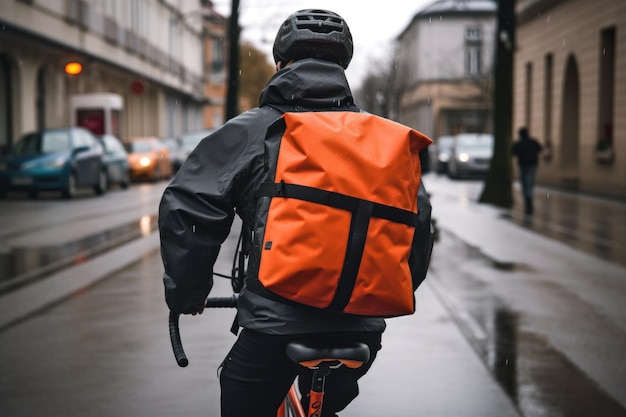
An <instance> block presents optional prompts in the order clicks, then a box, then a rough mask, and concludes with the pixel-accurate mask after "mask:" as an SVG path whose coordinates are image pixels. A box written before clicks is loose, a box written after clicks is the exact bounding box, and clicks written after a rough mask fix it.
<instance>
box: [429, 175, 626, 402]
mask: <svg viewBox="0 0 626 417" xmlns="http://www.w3.org/2000/svg"><path fill="white" fill-rule="evenodd" d="M425 184H426V187H427V189H428V191H429V192H430V193H431V201H432V205H433V216H434V218H435V219H436V220H437V226H438V227H439V228H441V229H442V230H446V231H448V232H449V233H451V234H453V235H455V236H456V237H458V238H459V239H460V240H462V241H463V242H465V243H466V244H468V245H470V246H472V247H475V248H476V249H477V250H479V251H480V252H481V253H482V254H484V255H485V256H486V257H488V258H489V259H491V260H492V261H493V263H494V265H496V266H498V265H499V266H502V265H507V266H510V267H512V268H513V270H512V271H510V272H503V271H501V270H498V269H496V268H481V269H477V270H475V271H472V273H474V274H476V275H477V276H480V277H481V279H483V280H485V281H486V282H489V283H490V285H493V287H494V288H495V289H496V290H498V291H499V294H498V295H499V296H500V297H501V298H502V299H504V300H506V302H507V303H509V304H510V305H511V306H512V307H513V308H515V309H516V310H517V311H519V312H522V313H524V322H523V323H522V326H524V328H526V329H531V330H532V332H534V333H535V334H538V335H540V336H541V337H543V338H544V339H545V340H547V341H548V343H550V344H551V345H552V346H553V347H554V348H555V349H557V350H559V351H560V352H562V353H563V354H564V355H565V356H566V357H567V358H569V360H570V361H571V362H572V363H573V364H575V365H576V366H577V367H579V368H580V370H581V371H583V372H584V373H585V374H586V375H588V377H589V378H591V379H592V380H594V381H596V382H597V384H598V385H599V386H600V387H601V388H602V389H603V390H604V391H605V392H607V393H609V394H610V395H611V396H612V397H613V398H614V399H615V400H616V401H618V402H619V404H621V406H622V407H624V408H626V391H625V390H624V389H623V387H624V386H626V307H625V306H624V300H625V299H626V268H625V267H624V266H622V265H620V264H618V263H616V262H611V261H608V260H605V259H601V258H600V257H599V256H594V255H591V254H589V253H587V252H585V251H583V250H580V249H577V248H575V247H573V245H571V244H569V243H563V242H560V241H557V240H555V239H553V238H549V237H546V236H544V235H542V234H540V233H535V232H533V231H531V230H529V229H527V228H526V227H520V225H519V224H516V223H515V222H514V221H511V220H509V219H508V218H507V216H510V215H511V214H510V212H508V211H507V210H502V209H499V208H496V207H493V206H489V205H484V204H477V203H476V199H477V197H478V193H479V192H480V190H479V189H476V187H474V189H471V187H470V184H468V183H463V182H451V181H449V180H447V179H445V178H442V177H437V176H434V175H429V176H426V178H425ZM538 193H540V194H543V195H546V191H545V190H540V191H538ZM549 195H550V197H549V198H550V199H551V200H552V201H551V203H550V204H542V205H541V208H539V207H538V208H537V209H538V211H537V212H539V210H543V212H544V214H542V216H544V218H545V217H547V218H553V219H558V218H560V217H567V216H570V218H571V215H572V213H573V211H572V210H570V209H568V207H572V206H575V207H576V211H575V213H576V215H578V216H582V217H584V216H587V217H591V216H592V213H597V215H598V216H603V215H604V216H606V213H607V211H610V212H611V216H610V218H608V219H606V220H608V221H610V224H609V225H608V227H609V228H612V229H614V230H618V231H619V230H620V228H623V227H624V225H625V224H626V209H625V207H626V205H624V204H621V203H618V202H614V201H608V200H607V201H604V200H601V199H595V198H590V197H585V196H578V195H576V194H572V193H565V192H561V191H559V192H556V191H552V192H550V194H549ZM571 202H575V204H572V203H571ZM580 213H582V215H581V214H580ZM579 219H580V217H579ZM572 224H573V225H574V226H575V225H576V223H572ZM578 225H579V226H581V225H582V222H579V223H578ZM618 231H616V232H615V235H620V234H621V232H618ZM571 232H572V233H574V234H578V235H580V230H577V229H572V231H571ZM622 236H623V235H622ZM620 238H623V237H620ZM435 250H436V248H435ZM546 288H547V290H546Z"/></svg>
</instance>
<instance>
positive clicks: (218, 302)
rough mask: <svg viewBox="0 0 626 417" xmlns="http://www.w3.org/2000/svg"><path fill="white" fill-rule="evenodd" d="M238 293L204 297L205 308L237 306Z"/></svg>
mask: <svg viewBox="0 0 626 417" xmlns="http://www.w3.org/2000/svg"><path fill="white" fill-rule="evenodd" d="M238 298H239V294H233V295H231V296H230V297H209V298H207V299H206V304H205V305H206V308H232V307H237V299H238Z"/></svg>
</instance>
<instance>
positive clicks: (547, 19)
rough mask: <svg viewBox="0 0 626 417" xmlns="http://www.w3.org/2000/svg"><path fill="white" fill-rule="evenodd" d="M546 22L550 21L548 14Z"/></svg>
mask: <svg viewBox="0 0 626 417" xmlns="http://www.w3.org/2000/svg"><path fill="white" fill-rule="evenodd" d="M546 22H547V23H550V15H548V17H547V18H546Z"/></svg>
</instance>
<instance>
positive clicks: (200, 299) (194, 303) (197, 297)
mask: <svg viewBox="0 0 626 417" xmlns="http://www.w3.org/2000/svg"><path fill="white" fill-rule="evenodd" d="M205 305H206V296H205V295H204V294H192V295H191V296H190V297H189V299H188V300H187V304H185V305H184V306H183V308H182V310H181V313H182V314H191V315H192V316H195V315H196V314H202V312H203V311H204V307H205Z"/></svg>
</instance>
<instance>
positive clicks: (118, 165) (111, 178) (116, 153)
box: [96, 134, 130, 189]
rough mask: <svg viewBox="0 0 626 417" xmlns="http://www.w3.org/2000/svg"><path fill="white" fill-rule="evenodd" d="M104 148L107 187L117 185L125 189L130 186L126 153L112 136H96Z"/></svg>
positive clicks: (122, 146) (118, 141)
mask: <svg viewBox="0 0 626 417" xmlns="http://www.w3.org/2000/svg"><path fill="white" fill-rule="evenodd" d="M96 138H97V139H98V140H99V141H100V144H101V145H102V147H103V148H104V166H105V171H106V173H107V182H108V183H109V186H110V185H112V184H117V185H119V186H120V187H122V188H124V189H126V188H128V186H129V185H130V166H129V164H128V152H126V149H125V148H124V145H122V142H120V140H119V139H118V138H117V137H115V136H113V135H109V134H106V135H100V136H96Z"/></svg>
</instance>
